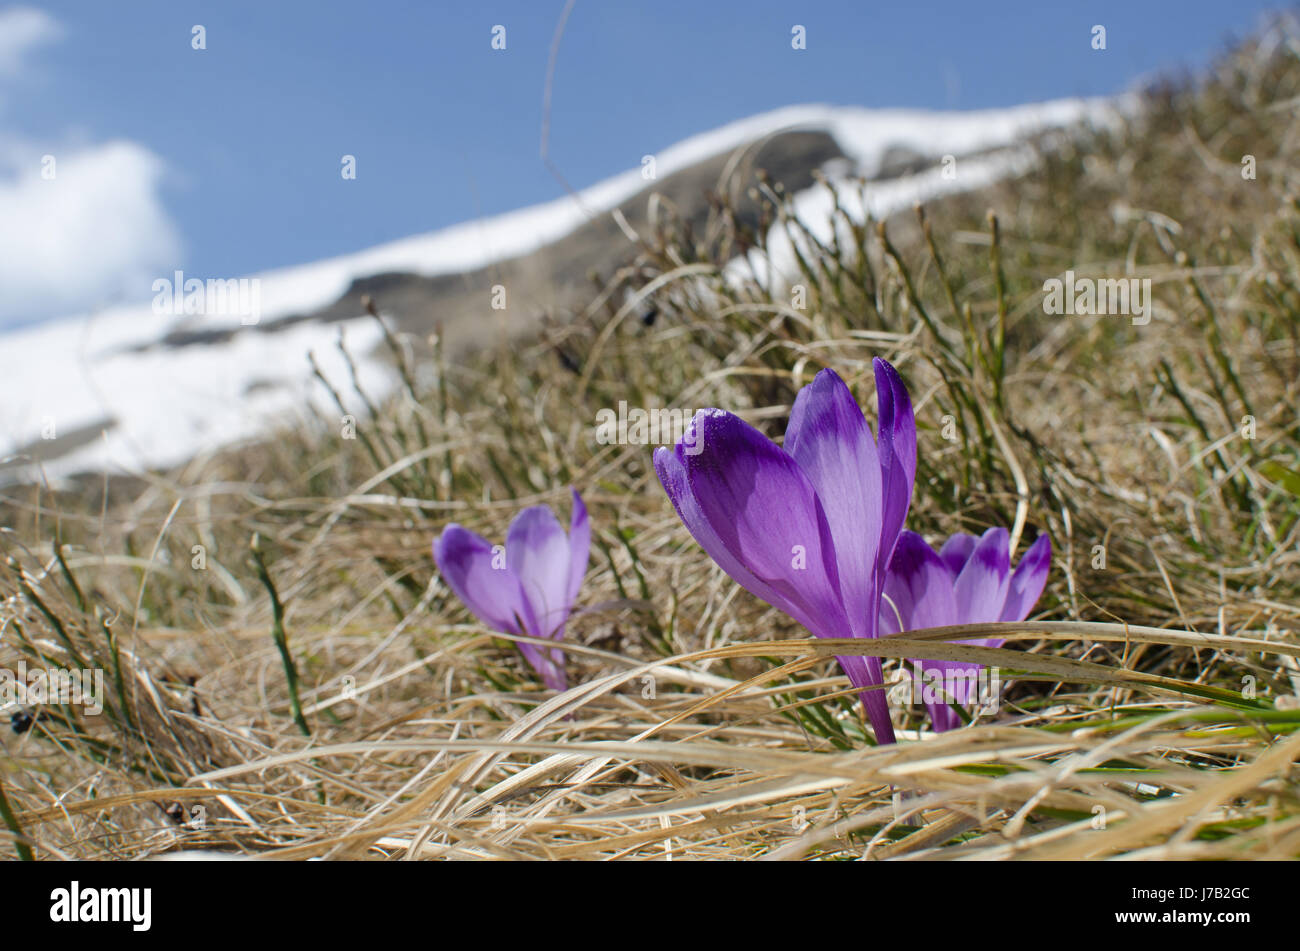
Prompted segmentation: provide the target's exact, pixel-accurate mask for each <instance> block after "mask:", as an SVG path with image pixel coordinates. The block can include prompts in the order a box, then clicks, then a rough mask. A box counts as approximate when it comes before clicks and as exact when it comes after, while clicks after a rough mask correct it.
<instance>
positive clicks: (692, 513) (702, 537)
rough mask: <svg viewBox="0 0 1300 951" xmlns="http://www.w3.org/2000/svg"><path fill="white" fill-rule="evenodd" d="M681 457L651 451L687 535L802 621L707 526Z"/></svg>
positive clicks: (746, 586) (746, 583)
mask: <svg viewBox="0 0 1300 951" xmlns="http://www.w3.org/2000/svg"><path fill="white" fill-rule="evenodd" d="M694 425H695V422H694V420H692V421H691V426H692V427H693V426H694ZM695 435H696V434H695V433H694V432H691V431H688V432H687V437H689V438H687V439H686V440H685V441H686V442H688V443H690V444H691V445H698V443H695V442H694V441H693V438H694V436H695ZM682 458H683V456H682V454H681V453H680V452H677V451H674V450H672V449H667V448H660V449H656V450H655V452H654V464H655V472H656V473H657V474H658V475H659V481H660V482H661V483H663V487H664V491H665V492H667V493H668V499H669V501H671V502H672V503H673V508H674V509H676V510H677V517H678V518H680V519H681V520H682V524H683V525H685V526H686V530H687V531H689V532H690V533H691V537H692V538H694V539H695V541H696V542H698V543H699V546H700V547H701V548H703V549H704V551H705V552H706V553H707V554H708V556H709V557H710V558H712V559H713V560H714V561H715V562H716V563H717V565H718V567H720V568H721V569H722V570H723V571H725V572H726V573H727V574H728V576H730V577H731V579H732V580H733V581H735V582H736V583H737V584H739V585H740V586H741V587H742V588H744V589H745V590H746V591H749V592H750V593H751V594H755V595H757V596H758V597H760V598H762V599H763V600H764V601H766V602H767V603H768V604H770V605H772V606H773V607H775V608H778V609H780V610H782V611H784V612H785V613H786V614H789V615H790V616H791V617H792V618H794V619H795V620H796V621H798V622H799V623H801V624H803V623H805V619H804V618H803V617H802V614H801V612H800V611H799V609H798V607H796V606H795V605H794V604H792V603H791V602H789V601H787V600H786V599H785V597H784V596H783V595H781V594H779V593H778V592H777V591H776V590H775V589H774V588H772V587H771V585H768V584H767V583H766V582H763V581H760V580H759V579H758V577H757V576H756V575H755V574H754V573H753V572H752V571H750V570H749V569H748V568H747V567H745V566H744V565H743V564H741V563H740V561H739V560H738V559H737V558H736V557H735V556H734V555H732V553H731V552H730V551H728V550H727V547H726V546H725V545H723V544H722V539H721V538H719V537H718V535H717V533H716V532H715V531H714V530H713V527H712V526H711V525H709V521H708V519H706V518H705V517H704V513H703V512H702V511H701V510H700V504H699V502H698V501H697V500H696V498H695V493H694V492H692V491H691V486H690V482H689V481H688V480H687V478H686V466H685V465H683V464H682Z"/></svg>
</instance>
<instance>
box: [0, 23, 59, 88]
mask: <svg viewBox="0 0 1300 951" xmlns="http://www.w3.org/2000/svg"><path fill="white" fill-rule="evenodd" d="M62 35H63V27H61V26H60V25H59V22H58V21H57V20H55V19H54V17H52V16H50V15H49V14H48V13H45V12H44V11H42V10H37V9H35V8H33V7H8V8H6V9H4V10H0V76H12V75H16V74H17V73H20V72H22V68H23V64H24V61H25V59H26V57H27V54H28V53H29V52H30V51H31V50H33V49H35V48H36V47H38V46H41V45H43V44H46V43H53V42H54V41H55V40H57V39H59V37H61V36H62Z"/></svg>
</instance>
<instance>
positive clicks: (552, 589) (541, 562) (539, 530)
mask: <svg viewBox="0 0 1300 951" xmlns="http://www.w3.org/2000/svg"><path fill="white" fill-rule="evenodd" d="M590 551H591V525H590V523H589V522H588V521H587V508H586V506H585V505H583V504H582V497H581V496H579V495H578V493H577V491H576V490H575V491H574V492H573V515H572V518H571V521H570V524H569V534H568V536H567V537H566V536H565V534H564V529H563V528H562V527H561V526H560V523H559V520H557V519H556V517H555V515H554V514H552V512H551V510H550V509H549V508H547V507H546V506H545V505H533V506H530V507H529V508H526V509H524V510H523V511H521V512H520V513H519V514H518V515H516V516H515V517H514V520H513V521H512V522H511V523H510V529H509V530H508V531H507V532H506V544H505V547H504V548H501V547H500V546H497V547H493V545H492V544H491V543H490V542H488V541H487V540H486V539H485V538H483V537H482V536H481V535H476V534H475V533H474V532H471V531H470V530H469V529H467V528H464V527H462V526H460V525H457V524H455V523H452V524H450V525H448V526H447V527H446V528H444V529H443V530H442V534H441V535H439V536H438V538H437V539H436V540H435V541H434V543H433V557H434V560H435V561H436V562H437V563H438V570H439V571H441V572H442V577H443V580H444V581H446V582H447V584H448V585H450V586H451V590H452V591H455V592H456V596H457V597H458V598H460V599H461V600H462V601H464V602H465V606H466V607H467V608H469V609H470V611H471V612H473V614H474V616H475V617H477V618H478V619H479V620H480V621H482V622H483V623H484V624H485V625H487V626H488V627H490V628H492V629H493V630H494V631H502V632H503V633H507V634H525V635H528V636H530V637H547V638H551V639H552V640H556V641H558V640H559V639H560V638H562V637H563V636H564V624H565V622H566V621H567V620H568V619H569V610H570V608H572V607H573V601H574V599H575V598H576V597H577V596H578V590H579V589H580V588H581V587H582V578H583V575H585V574H586V572H587V556H588V554H589V553H590ZM519 650H520V652H521V653H522V654H523V655H524V658H525V659H526V660H527V661H528V663H530V664H532V665H533V669H534V670H536V671H537V673H538V674H540V675H541V678H542V681H543V682H544V683H545V684H546V686H548V687H550V688H551V689H553V690H564V689H565V687H566V684H567V681H566V679H565V676H564V652H563V651H562V650H560V649H559V648H551V649H550V650H549V651H547V650H545V649H543V648H538V647H536V646H534V645H532V644H520V645H519ZM548 654H549V655H550V656H547V655H548Z"/></svg>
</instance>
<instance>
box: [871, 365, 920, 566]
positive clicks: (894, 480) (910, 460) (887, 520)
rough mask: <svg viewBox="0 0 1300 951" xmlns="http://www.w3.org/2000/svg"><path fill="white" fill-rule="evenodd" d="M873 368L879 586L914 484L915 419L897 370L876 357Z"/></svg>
mask: <svg viewBox="0 0 1300 951" xmlns="http://www.w3.org/2000/svg"><path fill="white" fill-rule="evenodd" d="M873 366H874V367H875V371H876V397H877V401H878V402H879V404H880V423H879V430H880V438H879V440H878V442H879V452H880V473H881V490H882V499H883V506H882V509H881V523H880V549H879V551H878V553H877V555H876V559H877V561H876V565H877V574H878V576H879V583H880V584H883V583H884V577H885V572H886V569H887V568H888V567H889V560H890V558H892V557H893V554H894V544H895V542H896V541H897V540H898V533H899V532H900V531H901V530H902V528H903V522H904V520H905V519H906V518H907V510H908V507H909V506H910V505H911V502H912V486H913V484H915V482H916V417H915V415H914V414H913V412H912V398H911V397H910V396H909V395H908V393H907V387H906V386H904V385H903V380H902V377H900V376H899V375H898V371H897V370H895V369H894V368H893V367H892V366H891V365H890V364H888V363H887V362H885V361H884V360H881V359H880V358H879V357H876V359H875V360H874V361H873Z"/></svg>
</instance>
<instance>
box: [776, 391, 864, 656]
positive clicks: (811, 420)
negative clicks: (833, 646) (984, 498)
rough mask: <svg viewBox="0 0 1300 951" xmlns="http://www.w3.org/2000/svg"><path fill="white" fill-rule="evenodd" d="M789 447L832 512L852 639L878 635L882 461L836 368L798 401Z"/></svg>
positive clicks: (792, 415) (829, 518)
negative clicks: (877, 567)
mask: <svg viewBox="0 0 1300 951" xmlns="http://www.w3.org/2000/svg"><path fill="white" fill-rule="evenodd" d="M785 450H786V452H788V453H789V454H790V455H791V457H793V459H794V461H795V462H797V463H798V464H799V468H801V469H802V470H803V471H804V474H805V475H806V476H808V480H809V481H810V482H811V483H812V486H813V489H814V490H815V491H816V493H817V498H818V500H819V501H820V502H821V504H822V508H823V510H824V511H825V513H826V520H827V522H828V523H829V524H830V529H831V537H832V539H833V540H834V544H835V561H836V565H837V568H838V571H839V579H840V592H841V594H842V596H843V604H844V609H845V611H846V612H847V614H848V618H849V624H850V626H851V628H852V634H853V636H854V637H875V636H876V627H875V620H876V614H877V611H876V604H875V595H874V588H873V583H872V577H873V576H872V572H873V569H874V567H875V564H876V551H877V549H878V548H879V547H880V478H881V476H880V457H879V456H878V455H877V453H876V442H875V440H874V439H873V438H872V436H871V430H870V429H869V428H868V427H867V421H866V420H865V419H863V417H862V410H861V408H859V406H858V402H857V400H855V399H854V398H853V394H852V393H851V392H850V391H849V388H848V386H847V385H846V384H845V383H844V381H843V380H841V379H840V378H839V376H838V375H837V374H836V373H835V371H834V370H831V369H825V370H822V371H821V372H820V373H818V374H817V376H816V377H815V378H814V379H813V381H812V383H810V384H808V385H807V386H805V387H804V388H803V389H801V390H800V391H799V395H798V396H797V397H795V401H794V407H793V408H792V410H791V412H790V424H789V426H788V427H787V428H786V433H785Z"/></svg>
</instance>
